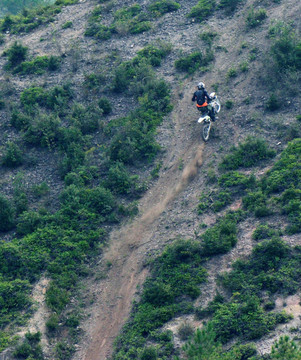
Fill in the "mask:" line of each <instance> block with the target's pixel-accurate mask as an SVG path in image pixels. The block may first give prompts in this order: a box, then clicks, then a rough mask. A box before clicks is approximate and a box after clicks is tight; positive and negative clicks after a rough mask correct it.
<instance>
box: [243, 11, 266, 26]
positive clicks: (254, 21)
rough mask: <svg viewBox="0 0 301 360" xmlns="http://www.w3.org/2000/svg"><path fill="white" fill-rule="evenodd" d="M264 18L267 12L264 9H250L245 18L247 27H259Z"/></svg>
mask: <svg viewBox="0 0 301 360" xmlns="http://www.w3.org/2000/svg"><path fill="white" fill-rule="evenodd" d="M266 18H267V12H266V10H265V9H259V10H254V9H253V8H251V10H249V12H248V15H247V18H246V24H247V27H248V28H255V27H257V26H259V25H261V24H262V23H263V21H264V20H265V19H266Z"/></svg>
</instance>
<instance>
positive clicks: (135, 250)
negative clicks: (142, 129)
mask: <svg viewBox="0 0 301 360" xmlns="http://www.w3.org/2000/svg"><path fill="white" fill-rule="evenodd" d="M203 148H204V145H203V144H202V145H200V146H199V147H198V148H197V151H196V153H195V155H194V157H193V159H192V160H191V161H190V162H189V163H188V165H187V166H186V167H185V168H184V170H183V172H182V175H181V177H180V179H179V180H177V182H176V184H175V185H174V186H171V184H172V183H173V182H172V178H174V179H176V177H175V176H171V174H172V175H173V174H174V172H175V169H172V171H170V173H169V174H168V176H167V179H166V178H164V179H162V180H161V181H159V183H158V184H157V185H156V187H155V189H152V191H151V192H150V193H149V194H148V195H147V196H146V198H145V199H144V201H143V202H144V204H145V205H146V208H147V204H148V210H147V211H146V212H145V213H144V214H143V215H142V216H141V217H140V218H139V219H137V220H136V221H134V222H133V223H132V224H129V225H127V226H125V227H124V228H122V229H121V230H119V231H114V232H113V233H112V235H111V239H110V243H111V246H110V248H109V250H108V251H107V253H106V254H105V255H104V260H103V261H104V262H107V261H110V262H111V263H112V269H111V270H110V272H109V274H108V278H107V279H105V281H104V283H103V284H102V289H101V293H100V296H99V299H98V300H97V301H98V304H99V305H98V308H99V310H98V314H97V318H98V320H97V322H96V323H95V325H94V329H93V331H92V333H91V340H92V341H91V343H90V344H89V346H88V349H87V352H86V353H85V354H79V355H80V357H76V359H80V358H81V359H85V360H94V359H95V360H96V359H100V360H104V359H107V358H108V357H109V356H110V355H111V352H112V347H113V341H114V339H115V338H116V336H117V335H118V333H119V332H120V330H121V328H122V326H123V325H124V323H125V321H126V320H127V318H128V316H129V313H130V310H131V307H132V300H133V298H134V296H135V292H136V289H137V286H138V285H142V284H143V282H144V280H145V278H146V276H147V274H148V271H147V269H145V268H144V269H143V268H142V267H143V259H144V255H145V251H146V250H147V248H148V247H149V243H150V242H151V241H152V240H151V239H152V235H153V233H154V231H155V230H156V224H155V222H156V221H157V219H158V218H159V217H160V215H161V214H162V212H163V211H164V210H165V209H166V207H167V206H168V204H169V203H170V202H172V201H173V200H174V199H175V198H176V197H177V195H178V194H179V193H180V192H181V191H182V190H183V189H184V188H185V187H186V186H187V184H188V183H189V182H190V180H192V179H193V178H194V176H195V175H196V174H197V170H198V168H199V167H200V166H201V165H202V153H203ZM174 167H175V166H174ZM166 184H168V188H169V190H168V191H167V192H166V193H165V194H163V195H164V196H163V199H162V200H161V199H160V198H161V197H162V189H163V190H164V188H165V186H166ZM145 205H142V207H144V206H145Z"/></svg>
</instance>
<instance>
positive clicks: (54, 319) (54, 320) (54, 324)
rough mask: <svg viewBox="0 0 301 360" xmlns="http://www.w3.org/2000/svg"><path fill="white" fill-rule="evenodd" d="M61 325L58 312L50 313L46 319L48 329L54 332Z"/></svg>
mask: <svg viewBox="0 0 301 360" xmlns="http://www.w3.org/2000/svg"><path fill="white" fill-rule="evenodd" d="M58 327H59V317H58V316H57V314H52V315H50V317H49V319H48V320H47V321H46V328H47V330H48V331H49V332H50V333H52V332H54V331H56V330H57V329H58Z"/></svg>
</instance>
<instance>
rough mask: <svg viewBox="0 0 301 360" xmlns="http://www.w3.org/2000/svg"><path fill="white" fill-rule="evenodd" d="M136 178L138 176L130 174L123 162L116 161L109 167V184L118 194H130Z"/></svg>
mask: <svg viewBox="0 0 301 360" xmlns="http://www.w3.org/2000/svg"><path fill="white" fill-rule="evenodd" d="M136 179H137V176H130V174H129V173H128V171H127V170H126V168H125V166H124V165H123V164H122V163H120V162H116V163H115V164H113V165H112V166H111V167H110V169H109V172H108V180H107V186H108V188H109V189H111V190H112V191H113V192H115V193H117V194H128V193H129V192H130V191H131V189H132V187H133V185H134V183H135V181H136Z"/></svg>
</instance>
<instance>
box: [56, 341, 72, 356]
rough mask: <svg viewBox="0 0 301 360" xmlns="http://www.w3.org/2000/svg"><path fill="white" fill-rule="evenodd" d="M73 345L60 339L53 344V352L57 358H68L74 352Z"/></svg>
mask: <svg viewBox="0 0 301 360" xmlns="http://www.w3.org/2000/svg"><path fill="white" fill-rule="evenodd" d="M74 351H75V349H74V347H73V346H72V345H70V344H68V343H67V342H66V341H60V342H58V343H57V344H56V346H55V353H56V357H57V359H58V360H69V359H71V358H72V355H73V354H74Z"/></svg>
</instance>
